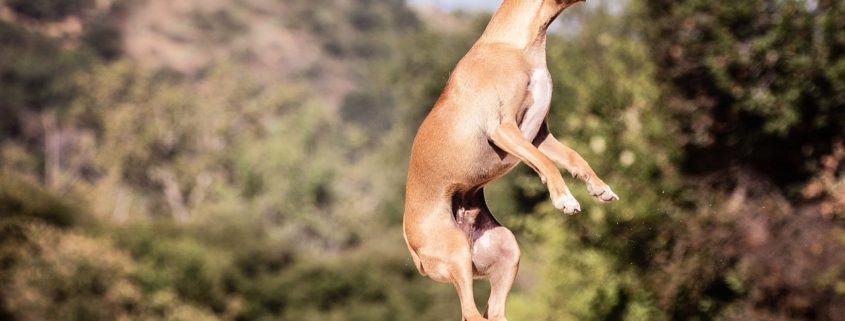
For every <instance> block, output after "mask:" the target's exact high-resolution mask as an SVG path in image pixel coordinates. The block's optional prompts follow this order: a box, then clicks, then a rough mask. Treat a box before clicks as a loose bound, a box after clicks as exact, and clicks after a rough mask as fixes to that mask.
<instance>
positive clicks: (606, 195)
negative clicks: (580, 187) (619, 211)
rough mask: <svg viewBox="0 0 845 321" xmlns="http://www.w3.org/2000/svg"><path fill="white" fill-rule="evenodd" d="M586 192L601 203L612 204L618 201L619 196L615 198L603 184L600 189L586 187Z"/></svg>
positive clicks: (608, 187) (614, 194)
mask: <svg viewBox="0 0 845 321" xmlns="http://www.w3.org/2000/svg"><path fill="white" fill-rule="evenodd" d="M587 192H589V193H590V195H592V196H593V197H595V198H597V199H598V200H600V201H602V202H613V201H618V200H619V196H617V195H616V193H614V192H613V190H611V189H610V186H608V185H607V184H604V185H603V186H601V187H595V186H592V185H587Z"/></svg>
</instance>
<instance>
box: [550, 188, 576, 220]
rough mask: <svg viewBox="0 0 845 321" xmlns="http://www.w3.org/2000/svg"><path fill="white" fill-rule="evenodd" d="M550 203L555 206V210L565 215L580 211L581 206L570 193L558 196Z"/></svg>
mask: <svg viewBox="0 0 845 321" xmlns="http://www.w3.org/2000/svg"><path fill="white" fill-rule="evenodd" d="M552 201H553V203H554V204H555V208H557V209H558V210H561V211H563V212H564V213H566V214H570V215H571V214H575V213H578V212H580V211H581V204H578V200H576V199H575V197H573V196H572V194H570V193H566V194H563V195H561V196H558V197H557V198H556V199H554V200H552Z"/></svg>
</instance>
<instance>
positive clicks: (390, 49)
mask: <svg viewBox="0 0 845 321" xmlns="http://www.w3.org/2000/svg"><path fill="white" fill-rule="evenodd" d="M150 3H152V2H140V1H102V3H101V2H100V1H96V2H95V1H46V0H39V1H12V0H7V1H5V2H3V3H2V6H3V8H4V9H8V13H9V14H8V15H6V16H3V17H4V18H2V20H0V40H2V41H0V97H3V99H2V101H0V284H2V286H0V319H4V320H174V321H175V320H237V321H245V320H306V321H307V320H338V321H339V320H432V321H433V320H444V319H447V320H448V319H455V318H456V316H457V315H458V311H459V307H458V302H457V298H456V296H455V294H454V290H453V289H452V287H451V286H450V285H446V284H437V283H435V282H433V281H431V280H428V279H426V278H423V277H421V276H419V274H418V273H417V271H416V269H415V267H414V266H413V264H412V262H411V260H410V258H409V257H408V254H407V250H406V249H405V246H404V244H403V243H402V240H401V238H402V236H401V229H400V227H401V211H402V206H403V199H402V195H403V193H402V188H400V187H401V186H403V184H404V179H405V166H406V163H407V156H408V153H409V148H410V141H411V139H412V137H413V135H414V132H415V130H416V128H417V126H418V124H419V123H420V122H421V120H422V119H423V117H424V116H425V115H426V113H427V112H428V110H429V109H430V107H431V105H432V104H433V103H434V101H435V100H436V99H437V97H438V95H439V93H440V90H441V89H442V86H443V84H444V83H445V81H446V79H447V78H448V76H449V72H450V70H451V68H452V67H453V66H454V64H455V63H456V62H457V61H458V59H460V57H461V55H462V54H463V53H464V52H466V50H467V49H468V48H469V46H470V45H471V44H472V42H473V41H474V39H475V38H476V37H477V35H478V34H479V33H480V31H481V30H482V28H483V26H484V25H485V23H486V21H487V19H489V16H487V15H485V14H467V13H462V14H461V13H458V14H453V15H441V14H432V13H430V12H426V11H421V12H417V11H414V10H413V9H411V8H409V7H408V6H407V5H406V4H405V3H404V1H398V0H396V1H394V0H391V1H369V0H352V1H300V0H294V1H284V2H276V1H269V0H242V1H238V2H222V1H208V2H186V3H185V4H184V6H180V7H178V8H175V9H174V8H170V9H173V12H176V16H175V17H185V20H179V21H174V23H173V24H167V25H166V26H165V25H159V26H157V27H155V28H153V29H156V28H158V29H160V30H158V32H160V33H162V34H164V37H163V38H155V37H151V38H145V36H144V34H143V33H132V32H128V29H127V28H129V27H128V26H127V25H124V23H126V24H129V25H133V26H137V25H134V24H132V23H136V22H137V21H138V20H135V19H142V18H144V17H145V16H149V15H157V14H163V13H162V12H157V11H155V10H159V9H160V8H158V9H157V8H156V7H155V6H150V5H149V4H150ZM162 3H163V2H162ZM180 10H181V11H180ZM843 10H845V7H843V5H842V4H840V3H839V2H836V1H797V0H796V1H763V0H760V1H746V2H737V3H710V2H702V1H696V0H688V1H656V2H655V1H651V2H647V1H633V2H630V3H628V4H627V6H626V7H625V9H624V10H623V12H622V13H611V12H615V11H614V10H610V9H609V7H608V6H603V5H598V6H592V7H590V8H587V7H585V6H576V7H574V8H573V9H571V10H569V11H567V12H566V13H564V15H562V16H561V18H560V19H563V20H565V21H563V22H564V23H562V24H561V26H563V27H561V28H564V29H566V30H560V32H556V33H554V34H552V35H550V36H549V41H548V42H549V48H548V62H549V68H550V71H551V74H552V76H553V81H554V85H555V90H556V92H555V93H554V97H553V102H552V104H553V108H552V109H551V110H552V111H551V114H550V116H549V124H550V127H551V129H552V131H553V132H554V133H555V134H556V136H557V137H558V138H559V139H560V140H561V141H563V142H564V143H566V144H567V145H570V146H572V147H573V148H574V149H575V150H577V151H579V152H580V153H581V154H582V155H583V156H584V158H585V159H586V160H587V161H588V162H590V164H591V165H592V167H593V168H594V169H595V170H596V171H597V172H598V173H599V175H601V176H602V177H603V179H604V180H605V181H606V182H608V183H609V184H610V185H611V186H613V188H614V190H615V191H616V192H617V193H618V194H619V195H620V197H621V201H620V202H617V203H613V204H598V203H597V202H594V201H592V200H591V199H590V197H589V196H588V195H587V193H586V191H585V189H584V188H583V186H582V184H581V183H580V182H576V181H575V180H568V182H570V185H571V187H572V189H573V191H574V192H575V194H576V197H577V198H578V199H579V200H581V202H582V206H583V208H584V211H583V213H581V214H580V215H578V216H574V217H564V216H562V215H560V213H558V212H557V211H555V210H554V208H553V207H552V206H551V204H550V202H549V201H548V195H547V191H546V188H545V186H543V185H542V184H541V182H540V180H539V179H538V178H537V176H536V174H534V173H533V172H531V171H530V170H529V169H528V168H526V167H524V166H520V167H518V168H517V169H516V170H515V171H514V172H513V173H511V174H510V175H508V176H506V177H505V178H504V179H502V180H500V181H498V182H496V183H494V184H493V185H492V186H490V187H489V188H487V189H486V190H487V192H488V198H489V199H490V203H491V207H492V209H493V211H494V213H496V214H497V217H498V218H499V219H500V220H501V221H502V222H503V223H504V224H505V225H507V226H509V227H511V228H512V229H513V230H514V231H515V232H516V234H517V237H518V239H519V241H520V244H521V247H522V250H523V263H522V266H521V271H520V277H519V278H518V280H517V283H516V285H515V289H514V291H513V292H512V295H511V298H510V301H509V306H508V309H509V315H508V317H509V319H511V320H748V319H752V320H841V319H843V318H845V311H843V310H842V309H841V307H842V306H843V305H845V226H843V225H845V224H843V222H845V221H843V220H845V189H843V186H845V178H843V177H845V176H843V171H845V165H843V164H845V147H843V146H842V145H841V144H842V140H843V138H845V135H843V132H842V130H843V128H845V124H843V121H845V115H843V114H842V111H843V110H845V108H843V106H845V98H843V93H845V76H844V75H845V71H843V70H845V59H843V53H845V28H843V27H845V26H843V25H842V24H843V23H845V22H843V21H845V12H843ZM167 14H173V13H172V12H167ZM180 15H181V16H180ZM9 17H11V18H9ZM139 17H140V18H139ZM142 20H143V19H142ZM74 22H78V23H79V24H78V25H74ZM68 26H70V27H68ZM74 26H78V27H79V28H80V29H79V30H77V29H75V28H76V27H74ZM570 28H571V29H570ZM57 30H58V32H57ZM262 30H265V31H266V30H271V31H272V30H275V31H279V30H283V31H285V32H290V34H285V35H283V36H284V37H283V38H282V39H284V41H282V42H281V44H282V45H283V46H285V47H291V48H294V47H295V48H300V47H301V48H317V49H315V50H317V51H316V52H315V51H309V50H303V51H296V52H295V53H297V54H299V55H301V56H298V57H295V58H297V59H302V60H303V61H305V60H308V59H311V58H314V57H318V58H319V59H321V60H320V61H321V62H322V63H321V64H319V65H313V66H306V67H303V68H304V69H301V70H297V71H296V72H293V73H290V74H284V75H283V76H275V77H267V76H266V73H267V71H266V70H263V73H262V70H259V69H261V68H264V69H267V68H269V67H267V65H259V66H260V67H261V68H259V69H256V67H255V66H256V65H255V64H254V63H255V62H254V60H260V61H264V60H262V59H263V58H262V57H272V56H274V55H275V54H276V50H279V49H280V48H276V47H273V46H269V47H268V48H270V49H267V48H264V47H261V46H252V45H249V44H248V42H250V41H254V42H261V41H264V40H262V39H264V38H261V37H258V36H256V34H261V32H260V31H262ZM136 31H137V30H136ZM146 37H149V35H147V36H146ZM150 39H154V40H155V39H158V40H155V41H162V42H161V43H157V44H158V45H157V46H156V47H157V48H160V49H161V52H160V53H161V55H163V56H167V55H168V51H167V50H172V49H173V48H172V47H173V46H178V45H181V44H186V43H191V44H193V45H195V46H196V47H191V48H194V49H196V48H200V49H202V50H197V52H194V53H193V55H195V56H191V57H189V58H192V59H193V60H197V61H201V63H197V65H196V68H195V69H190V70H188V71H185V70H182V69H180V68H178V66H176V67H173V68H171V65H168V64H167V63H162V64H156V63H150V61H154V60H155V59H164V58H161V57H159V56H156V55H157V54H159V53H158V52H152V53H149V56H137V54H135V55H133V54H132V53H130V52H129V50H128V49H127V48H128V46H127V45H126V44H127V43H132V42H133V41H134V42H139V43H144V42H145V41H154V40H150ZM161 39H166V41H164V40H161ZM309 41H310V42H309ZM203 46H204V47H203ZM262 48H263V49H262ZM281 49H284V48H281ZM262 50H265V51H262ZM267 50H269V51H267ZM200 51H204V52H200ZM174 52H175V51H174ZM209 53H223V54H219V55H214V54H209ZM288 53H289V52H286V54H288ZM309 55H315V56H314V57H311V56H309ZM209 57H210V58H209ZM285 57H287V58H290V57H291V56H290V55H287V56H285ZM192 59H188V60H192ZM265 60H266V59H265ZM262 63H263V62H262ZM290 65H295V63H293V62H290V61H283V62H280V65H279V66H274V67H278V68H279V69H284V68H287V67H289V66H290ZM338 84H340V85H338ZM333 97H340V99H334V98H333ZM488 290H489V287H486V286H485V284H484V282H478V284H477V295H476V296H477V298H476V299H477V301H478V303H479V305H480V306H484V301H485V299H486V295H485V294H486V291H488Z"/></svg>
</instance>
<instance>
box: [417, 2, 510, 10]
mask: <svg viewBox="0 0 845 321" xmlns="http://www.w3.org/2000/svg"><path fill="white" fill-rule="evenodd" d="M408 2H409V3H410V4H412V5H433V6H435V7H439V8H443V9H446V10H450V11H451V10H457V9H462V10H487V11H493V10H495V9H496V7H498V6H499V3H500V2H501V0H409V1H408Z"/></svg>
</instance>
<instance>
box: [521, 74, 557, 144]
mask: <svg viewBox="0 0 845 321" xmlns="http://www.w3.org/2000/svg"><path fill="white" fill-rule="evenodd" d="M528 93H529V94H530V95H531V105H529V106H528V107H527V108H526V110H525V115H524V116H523V117H522V122H521V123H520V124H519V129H520V131H522V134H523V135H524V136H525V138H527V139H528V140H533V139H534V137H537V133H538V132H539V131H540V126H542V125H543V122H544V121H546V115H548V113H549V105H550V104H551V102H552V77H551V75H549V70H548V69H546V68H537V69H534V71H533V73H532V74H531V82H530V83H529V85H528Z"/></svg>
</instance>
